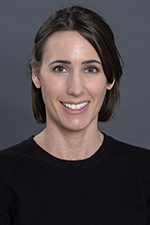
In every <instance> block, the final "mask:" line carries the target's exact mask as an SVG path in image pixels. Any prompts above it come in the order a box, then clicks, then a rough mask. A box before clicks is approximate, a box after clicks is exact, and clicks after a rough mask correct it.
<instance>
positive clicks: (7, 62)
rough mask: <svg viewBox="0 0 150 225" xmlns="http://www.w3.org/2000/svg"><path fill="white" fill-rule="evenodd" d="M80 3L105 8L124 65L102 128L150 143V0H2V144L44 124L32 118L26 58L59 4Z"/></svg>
mask: <svg viewBox="0 0 150 225" xmlns="http://www.w3.org/2000/svg"><path fill="white" fill-rule="evenodd" d="M70 4H80V5H81V6H85V7H89V8H91V9H92V10H94V11H96V12H97V13H99V14H101V15H102V16H103V17H104V18H105V19H106V21H107V22H108V24H109V25H110V26H111V28H112V30H113V31H114V33H115V37H116V44H117V46H118V49H119V51H120V54H121V55H122V57H123V59H124V62H125V67H124V75H123V77H122V82H121V104H120V108H119V110H118V113H117V116H116V118H115V120H113V121H111V122H107V123H104V124H103V123H102V124H101V123H100V124H99V129H100V130H101V131H103V132H105V133H107V134H109V135H111V136H113V137H114V138H116V139H119V140H121V141H124V142H128V143H130V144H134V145H139V146H141V147H145V148H148V149H150V88H149V87H150V1H149V0H91V1H88V0H82V1H72V0H70V1H69V0H55V1H50V0H49V1H47V0H41V1H38V0H25V1H22V0H18V1H16V0H13V1H12V0H8V1H7V0H1V2H0V149H3V148H6V147H8V146H11V145H14V144H16V143H18V142H20V141H22V140H23V139H26V138H28V137H30V136H31V135H35V134H37V133H38V132H40V131H41V130H42V129H43V127H44V126H43V125H39V124H37V123H36V121H35V120H34V118H33V115H32V109H31V100H30V78H29V77H27V73H26V62H27V58H28V56H29V55H30V53H31V51H32V47H33V40H34V36H35V34H36V32H37V30H38V29H39V27H40V26H41V24H42V23H43V22H44V21H45V20H46V19H47V18H48V17H49V15H50V13H51V12H53V11H55V10H56V9H58V8H59V7H60V6H68V5H70Z"/></svg>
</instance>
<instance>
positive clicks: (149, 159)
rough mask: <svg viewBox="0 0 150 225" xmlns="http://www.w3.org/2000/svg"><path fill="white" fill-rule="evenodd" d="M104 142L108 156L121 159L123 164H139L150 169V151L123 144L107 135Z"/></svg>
mask: <svg viewBox="0 0 150 225" xmlns="http://www.w3.org/2000/svg"><path fill="white" fill-rule="evenodd" d="M105 141H106V143H107V148H109V154H110V155H112V156H115V157H116V158H120V160H121V159H122V160H123V161H124V163H125V162H127V163H128V164H129V163H130V162H131V163H134V164H135V163H139V164H141V165H143V166H146V165H147V166H148V167H149V168H150V150H148V149H145V148H142V147H138V146H134V145H131V144H128V143H124V142H122V141H119V140H117V139H114V138H113V137H110V136H108V135H105Z"/></svg>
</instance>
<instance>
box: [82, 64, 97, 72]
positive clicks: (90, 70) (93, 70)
mask: <svg viewBox="0 0 150 225" xmlns="http://www.w3.org/2000/svg"><path fill="white" fill-rule="evenodd" d="M85 72H86V73H96V72H98V69H97V68H96V67H95V66H89V67H88V68H87V69H86V70H85Z"/></svg>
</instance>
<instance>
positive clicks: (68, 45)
mask: <svg viewBox="0 0 150 225" xmlns="http://www.w3.org/2000/svg"><path fill="white" fill-rule="evenodd" d="M32 80H33V82H34V84H35V86H36V87H37V88H41V90H42V96H43V100H44V103H45V107H46V120H47V126H51V127H52V126H54V127H56V128H57V129H61V131H62V132H63V130H68V131H71V130H72V131H78V130H83V129H87V128H90V127H93V126H94V127H95V126H96V127H97V119H98V113H99V110H100V108H101V106H102V103H103V100H104V97H105V94H106V91H107V89H111V88H112V86H113V84H109V83H108V82H107V79H106V76H105V74H104V72H103V68H102V65H101V61H100V58H99V56H98V54H97V52H96V51H95V49H94V48H93V46H92V45H91V44H90V43H89V42H88V41H87V40H86V39H85V38H84V37H83V36H82V35H80V34H79V33H78V32H76V31H61V32H56V33H54V34H53V35H51V36H50V37H49V38H48V40H47V42H46V44H45V46H44V50H43V60H42V65H41V67H40V69H39V72H37V71H36V69H35V68H33V73H32Z"/></svg>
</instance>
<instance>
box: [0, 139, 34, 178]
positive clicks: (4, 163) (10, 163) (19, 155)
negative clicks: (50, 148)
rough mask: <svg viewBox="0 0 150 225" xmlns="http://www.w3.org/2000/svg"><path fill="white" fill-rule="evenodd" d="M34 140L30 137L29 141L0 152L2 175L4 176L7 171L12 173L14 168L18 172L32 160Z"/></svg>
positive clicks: (0, 170) (0, 171)
mask: <svg viewBox="0 0 150 225" xmlns="http://www.w3.org/2000/svg"><path fill="white" fill-rule="evenodd" d="M32 139H33V137H30V138H29V139H27V140H24V141H22V142H20V143H19V144H17V145H14V146H12V147H9V148H7V149H4V150H1V151H0V173H1V174H2V173H3V174H4V173H5V172H7V171H11V170H12V168H13V169H15V168H16V171H17V170H18V168H20V169H21V168H23V166H24V165H25V164H26V163H27V161H28V160H30V158H31V156H32V152H33V147H32Z"/></svg>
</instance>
